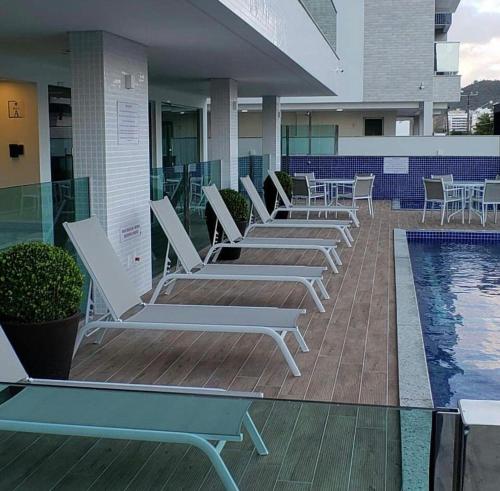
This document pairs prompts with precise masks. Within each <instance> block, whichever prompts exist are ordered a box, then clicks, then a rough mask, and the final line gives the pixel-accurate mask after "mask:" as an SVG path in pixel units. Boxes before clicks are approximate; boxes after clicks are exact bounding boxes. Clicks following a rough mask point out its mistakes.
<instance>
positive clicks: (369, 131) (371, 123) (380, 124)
mask: <svg viewBox="0 0 500 491" xmlns="http://www.w3.org/2000/svg"><path fill="white" fill-rule="evenodd" d="M383 135H384V118H365V136H383Z"/></svg>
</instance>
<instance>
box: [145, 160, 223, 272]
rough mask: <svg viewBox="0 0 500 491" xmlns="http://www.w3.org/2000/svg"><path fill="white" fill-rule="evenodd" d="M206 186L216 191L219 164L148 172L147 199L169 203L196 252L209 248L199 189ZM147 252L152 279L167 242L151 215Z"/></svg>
mask: <svg viewBox="0 0 500 491" xmlns="http://www.w3.org/2000/svg"><path fill="white" fill-rule="evenodd" d="M210 184H215V185H216V186H217V187H218V188H220V184H221V162H220V160H212V161H207V162H194V163H190V164H177V165H173V166H168V167H163V168H158V169H152V170H151V199H153V200H158V199H162V198H163V197H165V196H167V197H168V198H169V199H170V201H171V202H172V204H173V205H174V207H175V209H176V211H177V214H178V215H179V218H180V219H181V220H182V222H183V224H184V227H185V228H186V230H187V231H188V233H189V235H190V237H191V240H192V241H193V243H194V245H195V247H196V248H197V249H198V250H199V251H200V252H202V251H203V250H204V249H206V248H207V247H208V245H209V238H208V232H207V228H206V225H205V205H206V200H205V197H204V195H203V192H202V187H203V186H208V185H210ZM151 248H152V269H153V277H155V276H157V275H159V274H160V273H161V272H162V271H163V267H164V262H165V254H166V252H167V239H166V237H165V234H164V233H163V230H162V229H161V227H160V224H159V223H158V221H157V220H156V218H155V217H154V214H152V215H151ZM170 259H171V261H172V265H173V266H174V265H175V262H176V259H175V255H174V254H173V252H172V251H171V252H170Z"/></svg>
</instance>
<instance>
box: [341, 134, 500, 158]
mask: <svg viewBox="0 0 500 491" xmlns="http://www.w3.org/2000/svg"><path fill="white" fill-rule="evenodd" d="M339 155H353V156H360V155H366V156H436V155H442V156H470V157H485V156H493V157H498V156H500V136H396V137H375V136H371V137H363V138H349V137H344V138H339Z"/></svg>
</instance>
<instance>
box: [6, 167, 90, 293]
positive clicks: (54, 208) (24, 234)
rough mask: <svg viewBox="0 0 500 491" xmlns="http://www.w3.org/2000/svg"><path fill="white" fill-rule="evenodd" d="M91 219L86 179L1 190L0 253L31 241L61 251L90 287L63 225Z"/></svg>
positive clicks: (87, 181)
mask: <svg viewBox="0 0 500 491" xmlns="http://www.w3.org/2000/svg"><path fill="white" fill-rule="evenodd" d="M89 217H90V195H89V180H88V178H87V177H82V178H78V179H69V180H64V181H54V182H46V183H40V184H29V185H25V186H15V187H10V188H3V189H0V250H1V249H5V248H7V247H9V246H12V245H15V244H19V243H22V242H31V241H42V242H46V243H48V244H54V245H56V246H58V247H62V248H64V249H66V250H68V251H69V252H70V253H71V254H72V256H73V257H74V258H75V259H76V260H77V262H78V263H79V266H80V269H81V270H82V272H83V273H84V274H85V278H86V283H87V285H88V276H87V273H86V270H85V268H84V267H83V265H82V264H81V263H80V260H79V258H78V255H77V254H76V251H75V250H74V248H73V246H72V244H71V242H70V240H69V237H68V235H67V234H66V231H65V230H64V228H63V223H64V222H74V221H77V220H83V219H85V218H89ZM87 285H86V287H85V292H87V290H88V288H87ZM85 300H86V299H84V302H85Z"/></svg>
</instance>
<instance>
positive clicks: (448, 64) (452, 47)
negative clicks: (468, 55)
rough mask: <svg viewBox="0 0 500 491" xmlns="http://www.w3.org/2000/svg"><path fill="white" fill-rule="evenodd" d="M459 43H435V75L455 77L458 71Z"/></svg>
mask: <svg viewBox="0 0 500 491" xmlns="http://www.w3.org/2000/svg"><path fill="white" fill-rule="evenodd" d="M459 63H460V43H457V42H445V41H443V42H438V43H435V70H436V73H437V74H443V75H456V74H457V73H458V71H459Z"/></svg>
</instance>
